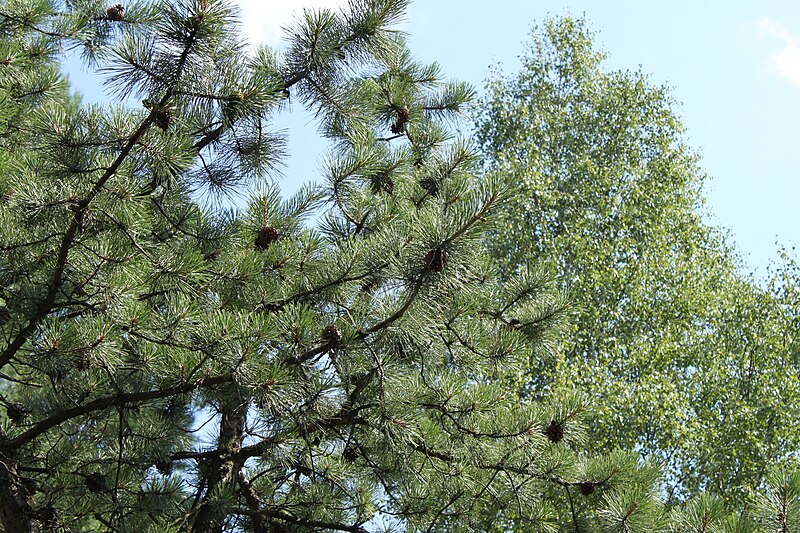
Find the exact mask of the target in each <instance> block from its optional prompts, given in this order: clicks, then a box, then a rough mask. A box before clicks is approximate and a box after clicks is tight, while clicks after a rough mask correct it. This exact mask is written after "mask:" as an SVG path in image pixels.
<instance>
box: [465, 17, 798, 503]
mask: <svg viewBox="0 0 800 533" xmlns="http://www.w3.org/2000/svg"><path fill="white" fill-rule="evenodd" d="M603 59H604V55H603V54H602V53H600V52H598V51H597V50H596V48H595V44H594V35H593V34H592V32H591V31H589V29H588V28H587V25H586V23H585V21H583V20H581V19H572V18H568V17H567V18H560V19H559V18H555V19H550V20H548V21H546V22H545V23H544V24H543V25H542V26H541V27H539V28H537V29H535V30H534V32H533V34H532V40H531V44H530V46H529V48H528V49H527V51H526V53H525V55H524V57H523V66H522V70H521V71H520V72H519V73H516V74H512V75H510V76H507V77H503V76H501V75H500V74H499V73H496V74H495V76H494V77H493V79H492V80H491V81H490V82H489V85H488V91H489V95H488V97H487V100H486V102H485V106H484V107H483V108H482V110H481V115H480V120H479V125H478V138H479V140H480V143H481V146H482V148H483V151H484V154H485V158H486V161H487V165H488V168H489V174H490V175H491V176H495V177H496V179H499V180H501V182H503V183H506V184H509V185H513V186H516V187H517V189H518V190H519V191H520V194H518V195H517V196H515V197H514V199H513V202H512V205H511V207H510V208H509V209H508V210H506V211H504V213H503V217H504V218H503V222H502V224H501V228H500V229H499V230H497V231H496V233H495V234H494V235H493V236H492V238H491V244H492V247H493V254H494V256H495V257H496V258H497V259H498V261H499V263H500V264H501V265H502V269H503V270H504V272H505V273H506V275H508V276H511V275H513V274H514V273H515V272H517V271H519V269H521V268H525V265H528V264H531V263H539V264H543V265H545V266H546V268H548V269H549V270H550V272H552V273H554V274H556V275H557V276H558V277H559V278H560V279H561V280H562V285H563V286H564V287H565V288H567V289H568V290H569V292H570V294H571V295H572V300H573V301H574V302H575V304H576V306H577V307H578V310H577V313H576V315H575V317H576V319H575V320H574V321H573V322H572V328H571V331H570V332H569V334H568V335H567V336H565V337H564V339H563V343H562V349H561V350H560V353H559V356H558V357H557V358H556V359H553V360H533V361H532V364H531V367H530V372H529V375H528V377H527V378H526V381H525V383H526V386H527V393H526V394H527V395H529V396H535V395H537V394H539V393H541V392H542V391H548V392H552V391H559V390H572V389H576V388H577V389H580V390H583V391H586V392H588V394H590V396H591V397H592V398H593V407H594V409H593V413H594V416H593V418H592V423H591V431H590V435H591V437H590V440H591V442H592V443H593V444H595V445H599V446H600V447H602V448H605V449H616V448H617V447H620V446H621V447H623V448H627V449H637V450H639V451H641V452H642V454H643V455H644V456H647V457H650V458H652V459H657V460H660V461H663V462H664V463H665V464H666V466H667V476H666V480H665V481H666V485H667V487H668V494H667V496H668V499H669V500H670V501H675V500H676V499H682V498H685V497H686V496H688V495H691V494H697V493H698V492H699V491H701V490H703V489H708V490H712V491H714V492H715V493H717V494H718V495H721V496H723V497H724V498H725V499H727V500H729V501H731V502H736V505H744V502H745V501H746V500H747V498H748V497H749V496H750V495H752V493H753V491H754V490H755V489H756V488H757V487H758V486H759V485H760V484H761V483H762V481H763V479H764V475H765V472H767V470H768V469H769V467H770V466H772V465H773V464H775V463H776V462H780V461H781V460H783V459H787V458H788V457H789V456H790V455H791V453H792V452H793V451H794V450H797V448H798V446H800V432H798V428H799V427H800V425H799V423H800V419H798V417H800V411H798V410H797V408H796V406H797V405H798V401H800V373H798V367H797V365H796V355H795V354H796V337H797V333H796V331H797V328H796V326H795V324H796V320H797V319H796V314H797V311H796V310H797V307H796V305H794V303H793V302H790V301H787V297H786V295H787V294H789V293H794V292H796V289H795V288H794V287H796V286H797V283H796V281H795V280H796V279H797V278H796V277H794V275H793V274H791V273H790V271H791V270H792V267H791V265H789V264H787V265H786V267H787V269H788V270H787V269H782V270H781V272H782V274H781V275H782V276H783V277H782V279H781V280H778V278H776V279H775V281H774V282H772V283H771V286H770V287H767V288H762V286H760V285H759V284H758V283H756V282H755V281H754V280H753V279H752V278H751V277H749V276H746V275H743V274H742V271H743V269H742V265H741V263H740V261H739V259H738V257H737V254H736V251H735V249H734V248H733V247H732V246H731V245H730V244H729V242H728V241H727V240H726V238H725V235H724V233H723V232H721V231H720V230H718V229H717V228H715V227H713V226H711V225H709V224H708V223H707V222H706V221H705V219H704V214H705V211H704V209H705V208H704V198H703V194H702V186H703V182H704V175H703V173H702V171H701V169H700V167H699V166H698V158H697V156H696V154H695V152H694V151H693V150H692V149H691V148H690V147H689V146H687V144H686V141H685V135H684V131H683V126H682V125H681V122H680V119H679V118H678V116H677V114H676V111H675V108H676V104H675V102H674V101H673V99H672V97H671V96H670V92H669V90H668V89H666V88H664V87H658V86H654V85H653V84H652V83H651V82H650V81H649V80H648V79H647V77H646V76H645V75H644V74H643V73H642V72H641V71H639V70H634V71H609V70H607V69H605V68H604V66H603ZM531 384H532V385H531Z"/></svg>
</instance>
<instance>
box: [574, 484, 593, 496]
mask: <svg viewBox="0 0 800 533" xmlns="http://www.w3.org/2000/svg"><path fill="white" fill-rule="evenodd" d="M594 489H595V485H594V483H592V482H591V481H584V482H583V483H578V491H580V493H581V494H583V495H584V496H589V495H590V494H592V493H593V492H594Z"/></svg>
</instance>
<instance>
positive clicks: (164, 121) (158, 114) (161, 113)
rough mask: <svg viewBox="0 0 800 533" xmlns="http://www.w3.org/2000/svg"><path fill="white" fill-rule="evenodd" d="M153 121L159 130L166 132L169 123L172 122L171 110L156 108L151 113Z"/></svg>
mask: <svg viewBox="0 0 800 533" xmlns="http://www.w3.org/2000/svg"><path fill="white" fill-rule="evenodd" d="M153 121H154V123H155V125H156V126H158V127H159V128H160V129H161V131H164V132H166V131H167V129H168V128H169V125H170V124H172V111H170V110H169V109H157V110H156V111H155V114H154V115H153Z"/></svg>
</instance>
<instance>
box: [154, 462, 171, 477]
mask: <svg viewBox="0 0 800 533" xmlns="http://www.w3.org/2000/svg"><path fill="white" fill-rule="evenodd" d="M172 468H173V464H172V461H170V460H168V459H165V460H163V461H158V462H156V470H158V473H159V474H161V475H162V476H168V475H170V474H171V473H172Z"/></svg>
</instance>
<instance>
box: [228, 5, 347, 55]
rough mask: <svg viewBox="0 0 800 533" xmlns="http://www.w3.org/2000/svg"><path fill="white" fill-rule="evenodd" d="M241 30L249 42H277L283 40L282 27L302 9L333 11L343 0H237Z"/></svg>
mask: <svg viewBox="0 0 800 533" xmlns="http://www.w3.org/2000/svg"><path fill="white" fill-rule="evenodd" d="M238 4H239V7H240V8H241V12H240V16H241V21H242V30H243V31H244V34H245V36H246V37H247V40H248V41H249V42H250V43H252V44H256V43H267V44H270V45H273V46H274V45H278V44H280V43H281V41H282V40H283V30H282V28H284V27H286V26H288V25H290V24H291V23H292V21H293V20H294V19H295V17H297V16H298V15H300V14H301V13H302V12H303V9H304V8H330V9H334V10H337V9H338V8H339V7H341V6H344V5H345V4H346V1H345V0H282V1H271V0H267V1H264V0H238Z"/></svg>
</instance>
